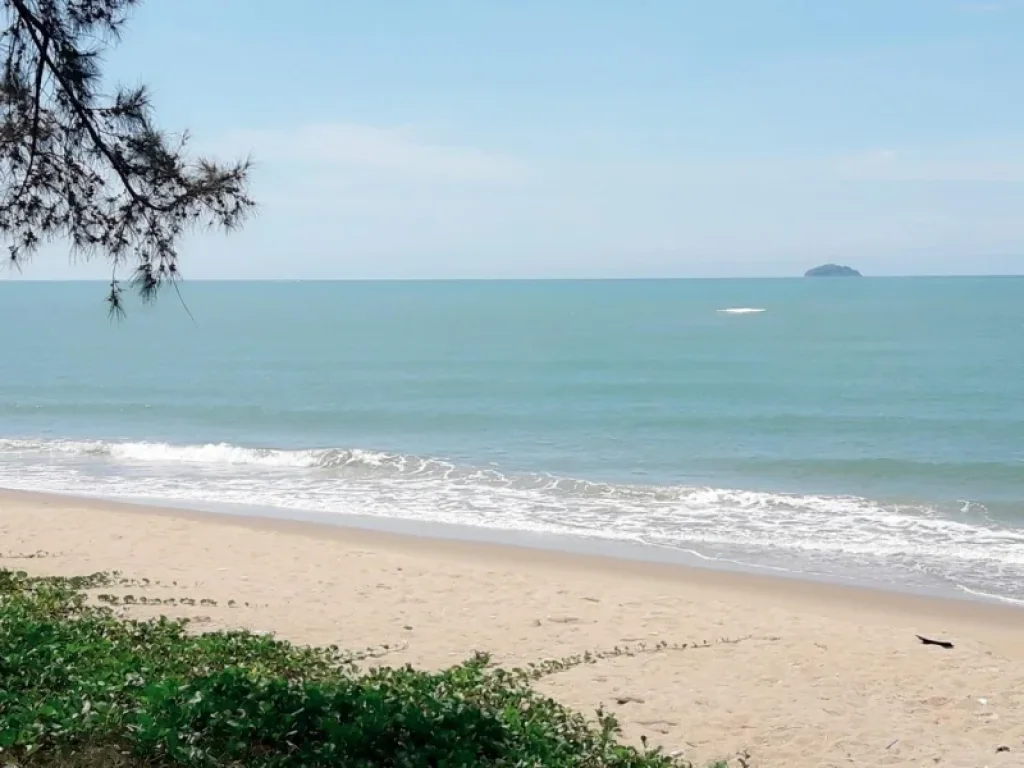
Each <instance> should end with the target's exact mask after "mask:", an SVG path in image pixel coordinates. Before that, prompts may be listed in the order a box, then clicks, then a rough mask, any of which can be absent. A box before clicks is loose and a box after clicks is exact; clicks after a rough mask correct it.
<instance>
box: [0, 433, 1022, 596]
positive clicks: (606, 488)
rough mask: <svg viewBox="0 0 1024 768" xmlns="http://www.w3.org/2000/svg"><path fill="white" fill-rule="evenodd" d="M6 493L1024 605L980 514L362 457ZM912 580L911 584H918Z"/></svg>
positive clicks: (220, 446)
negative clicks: (283, 518)
mask: <svg viewBox="0 0 1024 768" xmlns="http://www.w3.org/2000/svg"><path fill="white" fill-rule="evenodd" d="M0 486H4V487H8V488H18V489H23V490H41V491H59V492H66V493H76V494H82V495H93V496H104V497H109V498H126V499H130V498H136V499H140V498H145V499H151V500H166V501H168V502H177V503H185V504H189V503H192V504H220V503H223V504H242V505H257V506H261V507H273V508H278V509H282V510H304V511H309V512H318V513H328V514H339V515H346V514H348V515H360V516H370V517H377V518H381V517H384V518H395V519H403V520H410V521H417V522H426V523H453V524H459V525H469V526H481V527H485V528H491V529H499V530H508V531H528V532H535V533H548V534H570V535H575V536H585V537H592V538H601V539H610V540H617V541H624V542H635V543H641V544H646V545H652V546H657V547H661V548H669V549H673V550H678V551H680V552H696V553H698V554H699V555H700V556H702V557H707V558H709V559H721V560H727V561H736V562H744V563H748V564H759V565H763V566H764V567H769V568H779V569H782V570H792V571H803V572H821V573H835V572H836V569H837V568H839V569H841V570H842V569H845V570H846V571H848V572H849V573H850V574H852V575H854V576H863V577H865V578H868V580H869V581H875V582H877V581H884V580H885V579H886V578H889V577H891V580H892V582H893V584H896V583H900V582H901V580H902V581H906V579H907V578H908V575H909V576H911V577H913V578H916V579H917V580H918V582H919V583H920V584H922V585H924V584H934V583H941V584H944V585H946V586H948V587H952V588H954V589H956V590H962V591H963V592H967V593H970V594H983V595H991V596H994V597H996V598H997V599H1004V600H1019V599H1021V598H1024V592H1022V590H1024V531H1021V530H1018V529H1014V528H1010V527H1007V526H1004V525H1001V524H1000V523H998V522H996V521H993V520H992V519H990V518H989V517H988V516H987V515H986V514H985V510H984V509H983V508H981V509H979V506H980V505H977V504H973V505H972V504H970V503H964V502H961V503H960V504H959V505H955V506H953V507H951V508H950V509H937V508H934V507H931V506H928V505H913V504H891V503H882V502H877V501H873V500H870V499H866V498H861V497H856V496H824V495H813V494H786V493H768V492H762V491H752V490H741V489H728V488H710V487H699V486H688V485H636V484H615V483H605V482H595V481H591V480H584V479H575V478H568V477H559V476H556V475H551V474H546V473H536V472H532V473H531V472H521V473H515V472H503V471H499V470H498V469H496V468H493V467H488V468H480V467H473V466H467V465H461V464H458V463H454V462H451V461H447V460H444V459H440V458H427V457H418V456H411V455H403V454H397V453H386V452H380V451H372V450H363V449H358V448H351V449H341V448H316V449H303V450H281V449H274V448H253V447H245V446H239V445H232V444H229V443H212V444H205V445H174V444H169V443H159V442H116V441H100V440H0ZM913 578H912V579H911V580H913Z"/></svg>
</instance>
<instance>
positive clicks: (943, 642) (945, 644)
mask: <svg viewBox="0 0 1024 768" xmlns="http://www.w3.org/2000/svg"><path fill="white" fill-rule="evenodd" d="M917 639H918V640H920V641H921V642H922V643H924V644H925V645H937V646H939V648H952V647H953V644H952V643H950V642H947V641H946V640H932V639H930V638H927V637H921V635H918V636H917Z"/></svg>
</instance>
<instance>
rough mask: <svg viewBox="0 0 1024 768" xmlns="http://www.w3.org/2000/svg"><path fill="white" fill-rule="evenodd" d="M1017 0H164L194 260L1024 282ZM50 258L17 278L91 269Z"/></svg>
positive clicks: (158, 67) (442, 271) (333, 270)
mask: <svg viewBox="0 0 1024 768" xmlns="http://www.w3.org/2000/svg"><path fill="white" fill-rule="evenodd" d="M1022 30H1024V0H992V1H991V2H984V1H979V2H972V1H971V0H717V1H716V2H711V1H710V0H704V1H703V2H691V1H690V0H633V1H632V2H625V1H623V0H616V1H614V2H613V1H612V0H555V1H554V2H552V0H516V2H511V1H510V0H501V1H500V2H499V1H498V0H461V1H455V0H405V1H404V2H398V1H397V0H377V1H376V2H365V1H364V2H359V3H356V2H343V1H341V0H290V2H288V3H281V2H280V0H274V2H270V0H147V2H144V4H143V5H142V7H141V8H140V9H139V10H138V11H137V13H136V14H135V18H134V20H133V22H132V24H131V26H130V27H129V29H128V30H127V32H126V34H125V38H124V42H123V44H122V45H121V47H120V48H119V49H118V50H117V51H116V52H115V53H112V54H111V55H110V56H109V57H108V60H109V62H110V65H111V68H112V71H113V72H114V73H115V74H116V76H117V77H118V78H119V79H121V80H123V81H127V82H136V81H139V80H142V81H145V82H148V83H150V84H151V85H152V87H153V90H154V95H155V101H156V106H157V108H158V111H159V114H160V115H161V119H162V122H163V123H164V125H165V126H166V127H168V128H171V129H180V128H184V127H188V128H190V129H191V130H192V131H193V133H194V135H195V137H196V146H197V148H202V149H205V150H209V151H211V152H214V153H217V154H223V155H228V156H231V155H244V154H246V153H247V152H250V151H251V152H252V153H253V155H254V157H255V159H256V161H257V167H256V171H255V174H254V177H253V192H254V194H255V196H256V197H257V198H258V200H259V201H260V204H261V209H260V213H259V216H258V218H257V219H255V220H254V221H252V222H251V223H250V224H249V226H248V227H247V229H246V230H245V231H244V232H243V233H241V234H237V235H233V236H231V237H230V238H225V237H222V236H219V235H212V236H211V235H206V236H203V237H197V238H194V239H190V240H189V241H188V243H187V244H186V248H185V250H184V253H183V260H182V269H183V273H184V275H185V276H186V278H189V277H191V278H376V277H379V278H420V277H436V278H450V277H624V276H655V277H657V276H679V277H690V276H692V277H704V276H739V275H789V274H798V273H800V272H802V271H803V270H804V269H806V268H807V267H809V266H812V265H814V264H816V263H820V262H822V261H832V260H837V261H843V262H849V263H852V264H854V265H855V266H858V267H860V268H861V269H862V271H864V272H867V273H871V274H937V273H954V274H956V273H971V274H976V273H1024V46H1022V45H1021V41H1022V39H1024V37H1022V36H1024V31H1022ZM105 274H106V269H105V268H101V267H99V266H90V265H74V266H72V265H69V264H68V263H67V260H66V258H65V255H64V252H63V251H62V250H59V249H58V250H54V251H49V252H46V253H42V254H40V256H39V257H38V258H37V260H36V261H35V262H34V263H33V264H32V265H31V266H30V267H28V268H27V270H26V273H25V276H26V277H37V278H38V277H43V278H46V277H100V276H104V275H105Z"/></svg>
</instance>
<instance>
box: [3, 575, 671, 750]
mask: <svg viewBox="0 0 1024 768" xmlns="http://www.w3.org/2000/svg"><path fill="white" fill-rule="evenodd" d="M108 583H110V580H109V577H107V576H105V575H95V576H91V577H87V578H77V579H63V578H32V577H29V576H27V575H26V574H24V573H14V572H11V571H7V570H0V750H2V751H0V765H4V766H7V765H15V766H24V767H26V768H31V767H32V766H68V767H70V768H87V767H88V768H92V767H93V766H101V765H102V766H120V767H122V768H128V767H129V766H130V767H132V768H136V767H141V766H196V767H198V766H239V767H240V766H252V767H254V768H255V767H264V766H265V767H267V768H270V767H271V766H273V767H274V768H290V767H291V766H295V767H296V768H297V767H298V766H302V767H303V768H309V767H311V766H396V767H397V766H408V767H409V768H412V767H413V766H446V767H447V768H457V767H459V766H509V767H510V768H511V767H512V766H516V767H517V768H518V767H522V768H526V767H527V766H555V767H556V768H557V767H568V766H580V767H581V768H582V767H584V766H586V767H588V768H589V767H594V768H597V767H598V766H609V767H612V766H615V767H621V768H627V767H628V768H669V767H670V766H682V765H684V763H682V762H680V761H678V760H676V759H674V758H671V757H669V756H667V755H664V754H663V753H661V752H660V751H658V750H647V749H643V750H638V749H635V748H633V747H631V746H626V745H623V744H621V743H620V742H619V741H618V738H617V736H618V727H617V724H616V722H615V720H614V718H613V717H611V716H609V715H606V714H604V713H601V712H598V715H597V718H596V721H588V720H587V718H585V717H583V716H582V715H579V714H577V713H574V712H572V711H570V710H568V709H566V708H565V707H563V706H561V705H559V704H557V703H556V702H554V701H552V700H551V699H549V698H546V697H544V696H542V695H541V694H539V693H537V692H536V691H535V690H534V689H533V687H532V683H533V681H535V680H536V679H537V678H538V677H541V676H543V675H544V674H548V673H550V672H551V671H557V670H559V669H564V668H565V665H566V663H570V664H571V663H573V662H572V661H569V662H565V661H563V662H548V663H547V664H541V665H537V666H534V667H531V668H530V669H527V670H513V671H505V670H501V669H497V668H494V667H492V666H491V665H490V664H489V662H488V659H487V657H486V656H482V655H478V656H476V657H474V658H472V659H470V660H469V661H467V662H465V663H463V664H460V665H458V666H456V667H452V668H451V669H447V670H445V671H442V672H437V673H432V672H422V671H418V670H415V669H413V668H411V667H402V668H397V669H390V668H378V669H370V670H365V669H362V668H361V667H360V666H359V665H358V664H357V662H358V661H360V660H363V659H365V658H366V655H365V654H363V655H361V656H360V655H352V654H347V653H344V652H342V651H340V650H338V649H337V648H325V649H310V648H299V647H296V646H293V645H291V644H289V643H286V642H283V641H280V640H275V639H273V638H271V637H267V636H262V635H256V634H252V633H248V632H214V633H209V634H203V635H194V634H189V633H188V632H186V623H185V622H184V621H177V620H170V619H166V618H162V619H159V620H154V621H131V620H126V619H123V618H120V617H118V616H117V615H115V613H114V612H113V611H112V610H111V609H110V608H108V607H98V606H94V605H90V604H88V603H87V599H86V593H85V590H86V589H89V588H95V587H101V586H104V585H106V584H108Z"/></svg>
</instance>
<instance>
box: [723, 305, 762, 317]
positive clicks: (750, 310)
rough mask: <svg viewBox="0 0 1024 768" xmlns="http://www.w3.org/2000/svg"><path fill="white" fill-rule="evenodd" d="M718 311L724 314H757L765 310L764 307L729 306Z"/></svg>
mask: <svg viewBox="0 0 1024 768" xmlns="http://www.w3.org/2000/svg"><path fill="white" fill-rule="evenodd" d="M718 311H719V312H721V313H722V314H723V315H756V314H757V313H759V312H764V311H765V310H764V309H763V308H762V307H729V308H728V309H720V310H718Z"/></svg>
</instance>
